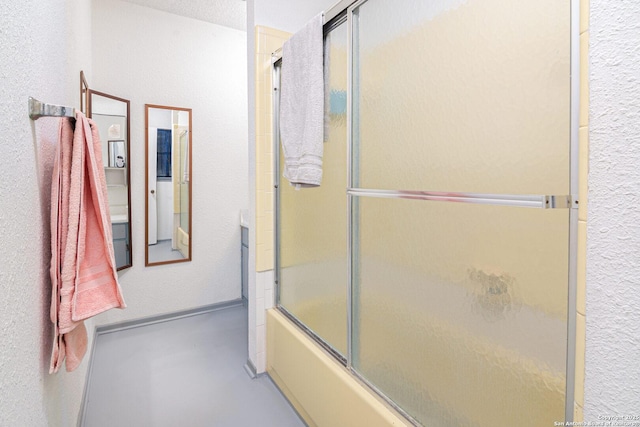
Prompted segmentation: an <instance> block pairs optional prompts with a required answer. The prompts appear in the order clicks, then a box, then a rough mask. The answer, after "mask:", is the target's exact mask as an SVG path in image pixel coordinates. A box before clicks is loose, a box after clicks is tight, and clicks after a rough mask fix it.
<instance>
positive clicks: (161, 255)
mask: <svg viewBox="0 0 640 427" xmlns="http://www.w3.org/2000/svg"><path fill="white" fill-rule="evenodd" d="M177 259H184V256H182V254H181V253H180V251H179V250H177V249H171V240H158V243H156V244H155V245H149V262H162V261H174V260H177Z"/></svg>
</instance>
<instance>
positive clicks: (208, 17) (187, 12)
mask: <svg viewBox="0 0 640 427" xmlns="http://www.w3.org/2000/svg"><path fill="white" fill-rule="evenodd" d="M124 1H127V2H129V3H135V4H137V5H140V6H146V7H150V8H152V9H157V10H162V11H164V12H169V13H173V14H175V15H181V16H186V17H187V18H193V19H199V20H201V21H206V22H211V23H213V24H217V25H223V26H225V27H231V28H235V29H237V30H243V31H246V29H247V3H246V2H245V1H243V0H124Z"/></svg>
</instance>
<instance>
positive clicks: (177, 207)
mask: <svg viewBox="0 0 640 427" xmlns="http://www.w3.org/2000/svg"><path fill="white" fill-rule="evenodd" d="M145 117H146V172H147V174H146V195H145V197H146V230H145V236H146V247H145V263H146V265H147V266H149V265H159V264H169V263H176V262H185V261H190V260H191V255H192V253H191V252H192V251H191V240H192V235H191V232H192V230H191V182H192V180H191V109H189V108H178V107H168V106H162V105H151V104H147V105H146V106H145Z"/></svg>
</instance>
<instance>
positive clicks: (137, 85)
mask: <svg viewBox="0 0 640 427" xmlns="http://www.w3.org/2000/svg"><path fill="white" fill-rule="evenodd" d="M92 25H93V40H92V51H93V76H92V78H91V80H90V81H89V85H90V87H92V88H94V89H96V90H99V91H104V92H107V93H110V94H113V95H116V96H120V97H123V98H126V99H129V100H130V101H131V162H130V164H131V172H132V175H131V192H132V193H131V198H132V217H133V218H132V231H133V235H132V239H133V267H132V268H130V269H128V270H125V271H123V272H121V274H120V283H121V285H122V289H123V293H124V297H125V301H126V302H127V305H128V308H127V309H126V310H123V311H120V310H112V311H110V312H108V313H105V314H103V315H101V316H100V317H99V318H98V319H97V323H98V324H106V323H113V322H117V321H122V320H128V319H136V318H140V317H144V316H150V315H156V314H160V313H167V312H174V311H178V310H184V309H189V308H193V307H198V306H203V305H207V304H212V303H216V302H221V301H228V300H232V299H236V298H239V297H240V293H241V289H240V287H241V284H240V221H239V217H240V215H239V214H240V210H241V209H247V207H248V196H247V191H248V190H247V188H248V181H247V144H246V141H247V127H246V122H247V80H246V62H247V59H246V33H245V32H243V31H239V30H234V29H231V28H226V27H221V26H218V25H214V24H210V23H206V22H204V21H198V20H194V19H190V18H184V17H180V16H177V15H172V14H168V13H165V12H160V11H157V10H155V9H149V8H146V7H142V6H138V5H134V4H131V3H126V2H122V1H118V0H94V2H93V18H92ZM145 103H150V104H160V105H167V106H174V107H185V108H192V109H193V112H192V120H193V130H192V132H193V134H192V137H193V169H192V171H193V214H192V215H193V243H192V244H193V261H192V262H187V263H180V264H170V265H164V266H157V267H145V266H144V227H145V206H144V200H145V199H144V198H145V188H144V177H145V161H144V158H145V148H144V147H145V146H144V135H145V131H144V129H145V118H144V104H145Z"/></svg>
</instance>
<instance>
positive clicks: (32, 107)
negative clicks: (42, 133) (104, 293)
mask: <svg viewBox="0 0 640 427" xmlns="http://www.w3.org/2000/svg"><path fill="white" fill-rule="evenodd" d="M45 116H46V117H71V118H75V117H76V109H75V108H73V107H64V106H62V105H53V104H46V103H44V102H42V101H38V100H37V99H35V98H32V97H29V117H30V118H31V120H38V119H39V118H40V117H45Z"/></svg>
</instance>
